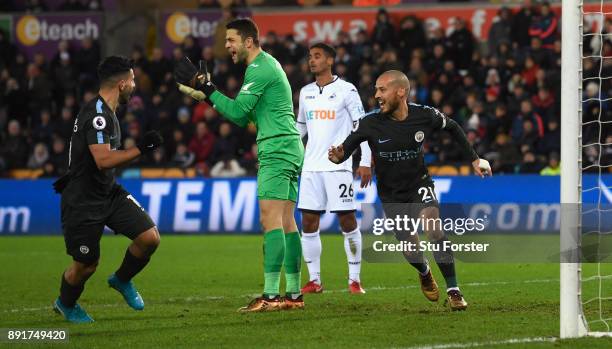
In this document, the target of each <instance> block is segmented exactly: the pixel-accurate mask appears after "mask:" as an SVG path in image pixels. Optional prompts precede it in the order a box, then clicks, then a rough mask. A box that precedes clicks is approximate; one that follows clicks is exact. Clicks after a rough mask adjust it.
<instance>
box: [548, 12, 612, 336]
mask: <svg viewBox="0 0 612 349" xmlns="http://www.w3.org/2000/svg"><path fill="white" fill-rule="evenodd" d="M561 81H562V83H561V125H562V127H561V204H562V218H561V255H562V258H561V309H560V320H561V326H560V335H561V338H571V337H579V336H585V335H592V336H612V263H610V254H611V253H612V251H610V249H609V248H606V246H608V247H609V246H610V243H609V242H610V239H611V238H612V224H610V222H611V221H612V6H611V5H609V4H606V2H605V1H604V0H597V1H595V2H588V1H581V0H564V1H563V3H562V57H561Z"/></svg>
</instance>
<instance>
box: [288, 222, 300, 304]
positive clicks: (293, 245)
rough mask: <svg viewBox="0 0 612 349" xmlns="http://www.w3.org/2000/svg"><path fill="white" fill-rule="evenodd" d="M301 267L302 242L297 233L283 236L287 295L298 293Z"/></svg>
mask: <svg viewBox="0 0 612 349" xmlns="http://www.w3.org/2000/svg"><path fill="white" fill-rule="evenodd" d="M301 266H302V242H301V240H300V234H299V233H298V232H297V231H294V232H290V233H287V234H285V280H286V281H287V294H299V293H300V267H301Z"/></svg>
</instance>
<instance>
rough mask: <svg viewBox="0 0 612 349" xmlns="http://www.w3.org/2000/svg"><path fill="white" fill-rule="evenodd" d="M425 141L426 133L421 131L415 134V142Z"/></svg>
mask: <svg viewBox="0 0 612 349" xmlns="http://www.w3.org/2000/svg"><path fill="white" fill-rule="evenodd" d="M423 139H425V133H423V131H419V132H417V133H415V134H414V140H415V141H417V142H422V141H423Z"/></svg>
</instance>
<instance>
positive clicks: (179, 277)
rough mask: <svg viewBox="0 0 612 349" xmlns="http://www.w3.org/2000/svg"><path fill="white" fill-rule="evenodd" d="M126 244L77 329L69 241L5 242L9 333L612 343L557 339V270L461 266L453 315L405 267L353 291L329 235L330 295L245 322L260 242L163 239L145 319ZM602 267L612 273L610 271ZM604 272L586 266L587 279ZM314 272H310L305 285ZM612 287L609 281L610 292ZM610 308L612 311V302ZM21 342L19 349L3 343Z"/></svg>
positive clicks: (383, 342) (323, 344) (100, 339)
mask: <svg viewBox="0 0 612 349" xmlns="http://www.w3.org/2000/svg"><path fill="white" fill-rule="evenodd" d="M128 243H129V240H128V239H126V238H123V237H113V236H104V237H103V239H102V247H101V255H102V257H101V262H100V266H99V267H98V271H97V272H96V274H95V275H94V276H93V277H92V278H91V279H90V280H89V282H88V283H87V287H86V289H85V292H84V294H83V296H82V297H81V300H80V301H79V302H80V304H81V305H82V306H83V307H84V308H85V309H86V310H87V311H88V312H89V314H90V315H91V316H92V317H93V318H94V319H95V320H96V322H95V323H93V324H87V325H71V324H68V323H66V322H64V321H63V319H62V318H61V317H60V316H58V315H56V314H55V313H53V312H52V310H51V302H52V301H53V300H54V299H55V298H56V297H57V295H58V290H59V284H60V275H61V272H62V270H63V269H64V268H65V267H66V266H67V265H68V264H69V263H70V257H68V256H67V255H66V254H65V253H64V244H63V240H62V238H61V237H19V238H14V237H4V238H0V266H1V267H0V268H1V271H0V289H1V290H2V292H1V296H0V328H26V327H28V328H67V329H69V331H70V340H69V342H68V343H67V344H66V343H64V344H37V345H38V346H39V347H63V348H65V347H74V348H108V347H114V348H124V347H129V348H154V347H155V348H157V347H167V348H170V347H172V348H185V347H199V348H202V347H205V348H220V347H249V348H252V347H274V348H281V347H282V348H328V347H329V348H345V347H350V348H370V347H372V348H389V347H394V348H398V347H407V348H412V347H433V348H465V347H469V346H470V345H472V346H479V347H484V348H509V347H513V348H552V347H554V348H611V347H612V338H608V339H596V338H583V339H576V340H568V341H566V340H563V341H562V340H555V339H554V338H552V337H556V336H558V333H559V265H558V264H552V263H550V264H493V263H491V264H469V263H459V264H458V265H457V273H458V276H459V282H460V284H461V289H462V291H463V292H464V294H465V297H466V299H467V301H468V302H469V303H470V306H469V308H468V310H467V311H465V312H451V311H450V310H448V308H445V307H443V306H442V302H440V303H438V304H434V303H430V302H428V301H427V300H426V299H425V298H424V297H423V295H422V294H421V292H420V289H419V288H418V281H417V275H416V272H415V271H414V270H413V269H412V268H411V267H410V266H409V265H407V264H404V263H402V264H373V263H367V262H364V264H363V268H362V281H363V284H364V287H365V289H366V291H367V294H365V295H350V294H348V293H347V292H346V288H347V281H346V274H347V266H346V258H345V255H344V249H343V246H342V243H343V240H342V238H341V237H340V236H324V237H323V259H322V278H323V283H324V286H325V289H326V292H325V293H324V294H321V295H307V296H306V309H305V310H304V311H291V312H276V313H262V314H239V313H237V312H236V310H237V309H238V308H239V307H240V306H243V305H245V304H246V303H247V302H248V301H249V300H250V298H251V297H252V296H253V295H256V294H259V293H261V290H262V288H263V284H262V283H263V275H262V255H261V250H262V247H261V243H262V238H261V236H163V237H162V244H161V245H160V248H159V249H158V251H157V253H156V254H155V256H154V257H153V259H152V261H151V263H150V264H149V265H148V266H147V268H146V269H145V270H144V271H143V272H142V273H141V274H140V275H138V276H137V277H136V278H135V283H136V285H137V287H138V289H139V291H140V293H141V294H142V296H143V298H144V300H145V304H146V306H145V310H144V311H142V312H136V311H133V310H131V309H130V308H129V307H128V306H127V305H126V304H125V303H124V301H123V299H122V298H120V295H119V294H118V293H117V292H116V291H114V290H112V289H109V288H108V286H107V285H106V278H107V277H108V275H110V274H111V273H112V272H113V271H114V270H115V269H116V268H117V267H118V265H119V263H120V262H121V258H122V257H123V254H124V251H125V247H126V246H127V245H128ZM602 267H604V268H607V274H612V266H611V265H602ZM594 268H595V266H589V265H586V266H585V269H586V271H587V273H588V272H593V271H594ZM433 269H434V274H435V276H436V279H437V280H438V282H439V283H440V285H441V286H443V285H444V281H443V279H442V277H441V275H440V274H439V272H438V269H437V267H433ZM307 274H308V273H307V272H306V270H305V268H304V270H303V272H302V275H303V278H302V279H303V280H304V281H306V280H307ZM610 282H612V281H607V286H606V284H605V283H604V284H603V287H604V292H606V290H607V296H610V294H612V285H611V284H610ZM595 286H597V287H595ZM593 287H595V289H597V288H598V283H597V284H593ZM595 289H594V290H595ZM593 292H595V291H593ZM597 309H598V307H590V305H589V308H588V309H587V311H588V312H589V314H588V315H589V317H593V318H596V317H598V316H599V313H598V311H597ZM607 309H608V310H609V311H610V310H612V304H610V301H608V304H607ZM604 316H608V317H609V316H610V313H608V314H607V315H605V314H604ZM595 325H596V324H593V326H595ZM597 329H599V330H604V328H602V327H601V326H600V327H599V328H597ZM530 338H536V340H535V341H533V342H531V341H529V339H530ZM525 339H527V340H525ZM513 340H516V341H517V342H516V343H513V342H512V341H513ZM11 345H12V346H16V345H14V344H7V343H2V342H0V347H8V346H11ZM441 345H442V346H441ZM27 346H28V345H26V344H23V343H22V344H20V345H19V346H18V347H27Z"/></svg>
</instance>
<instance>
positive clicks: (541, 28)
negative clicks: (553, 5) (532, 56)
mask: <svg viewBox="0 0 612 349" xmlns="http://www.w3.org/2000/svg"><path fill="white" fill-rule="evenodd" d="M557 26H558V21H557V16H556V15H555V14H554V13H553V12H552V11H551V10H550V4H549V3H548V2H547V1H545V2H543V3H542V4H541V5H540V14H539V15H537V16H535V18H533V20H532V22H531V26H530V27H529V36H530V37H532V38H533V37H537V38H539V39H540V40H542V47H544V48H546V49H552V48H553V46H554V43H555V40H556V39H557Z"/></svg>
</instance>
